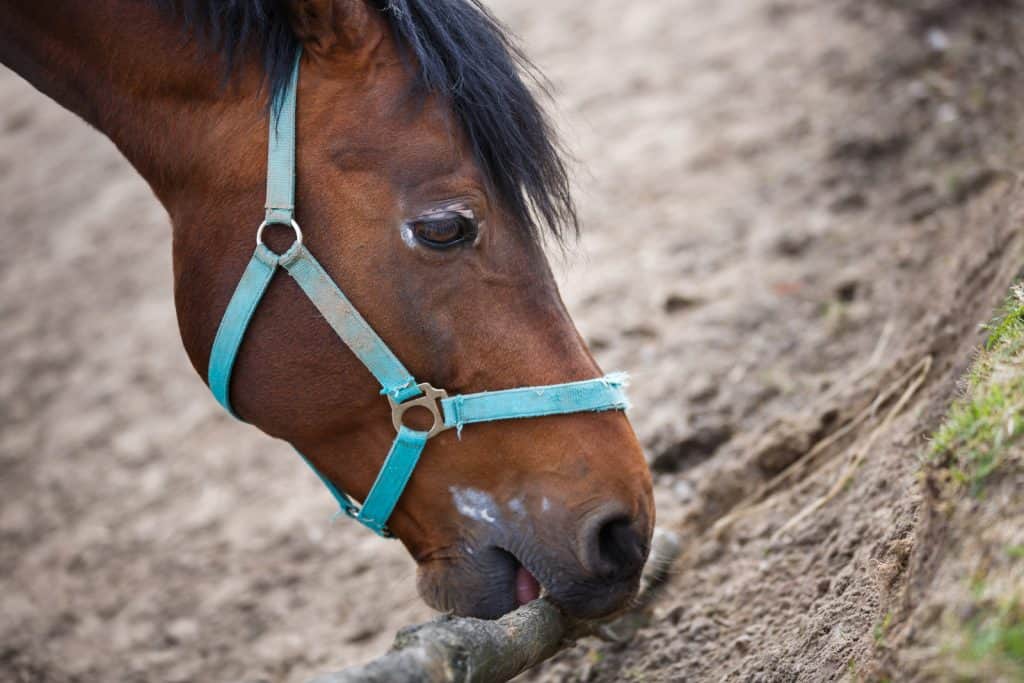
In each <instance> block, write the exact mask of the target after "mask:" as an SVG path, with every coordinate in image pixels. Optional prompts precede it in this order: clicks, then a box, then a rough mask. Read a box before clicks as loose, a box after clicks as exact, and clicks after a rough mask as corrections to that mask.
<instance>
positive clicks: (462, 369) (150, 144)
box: [0, 0, 654, 617]
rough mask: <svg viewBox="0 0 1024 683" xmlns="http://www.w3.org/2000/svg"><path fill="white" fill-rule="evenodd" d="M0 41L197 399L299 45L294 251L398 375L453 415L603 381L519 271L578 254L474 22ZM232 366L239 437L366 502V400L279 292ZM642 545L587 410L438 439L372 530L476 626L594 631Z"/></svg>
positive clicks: (529, 121)
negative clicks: (499, 394)
mask: <svg viewBox="0 0 1024 683" xmlns="http://www.w3.org/2000/svg"><path fill="white" fill-rule="evenodd" d="M0 34H2V37H3V40H2V41H0V60H2V61H3V63H5V64H7V65H9V66H10V67H11V68H12V69H14V70H15V71H17V72H18V73H20V74H21V75H22V76H23V77H25V78H26V79H27V80H28V81H30V82H31V83H32V84H33V85H34V86H35V87H37V88H38V89H39V90H41V91H42V92H44V93H46V94H47V95H49V96H50V97H52V98H53V99H55V100H56V101H57V102H59V103H60V104H62V105H63V106H65V107H67V108H68V109H70V110H72V111H73V112H75V113H77V114H78V115H80V116H81V117H82V118H84V119H85V120H86V121H87V122H89V123H90V124H92V125H93V126H95V127H96V128H98V129H99V130H100V131H102V132H103V133H104V134H106V135H107V136H108V137H109V138H110V139H111V140H113V141H114V143H115V144H116V145H117V146H118V148H119V149H120V150H121V152H122V153H123V154H124V155H125V156H126V157H127V158H128V160H129V161H130V162H131V163H132V164H133V165H134V166H135V168H136V169H137V170H138V171H139V172H140V173H141V174H142V175H143V176H144V177H145V178H146V180H147V181H148V182H149V184H150V186H151V187H152V188H153V191H154V192H155V194H156V196H157V197H158V198H159V200H160V201H161V202H162V203H163V205H164V206H165V207H166V209H167V211H168V213H169V214H170V217H171V220H172V222H173V236H174V278H175V301H176V305H177V313H178V321H179V326H180V329H181V336H182V339H183V341H184V345H185V349H186V350H187V352H188V355H189V357H190V359H191V361H192V363H193V365H194V366H195V367H196V369H197V370H198V371H199V372H200V374H203V375H205V370H206V367H207V362H208V359H209V354H210V348H211V344H212V342H213V338H214V334H215V332H216V330H217V327H218V323H219V320H220V316H221V315H222V313H223V311H224V309H225V307H226V305H227V302H228V299H229V297H230V296H231V293H232V290H233V288H234V286H235V284H236V283H237V282H238V278H239V276H240V275H241V272H242V270H243V269H244V268H245V265H246V261H247V260H248V258H249V256H250V255H251V253H252V240H253V237H254V232H255V228H256V225H257V224H258V223H259V219H260V217H261V207H262V203H263V191H264V180H265V173H266V161H265V153H266V152H265V150H266V147H265V145H266V139H267V134H268V124H267V120H268V119H267V112H268V107H270V106H273V101H274V95H275V93H277V92H279V91H280V88H281V86H282V84H283V83H284V81H285V80H286V78H287V74H288V72H289V71H290V69H291V64H292V61H293V59H294V56H295V55H296V53H297V50H298V48H299V47H300V46H301V47H302V49H303V57H302V60H303V61H302V77H301V80H300V82H299V102H300V103H301V105H300V106H299V109H298V120H297V129H298V149H297V163H296V168H297V170H296V175H297V206H298V207H299V208H298V212H299V214H298V220H299V222H300V223H301V224H302V225H303V226H304V227H305V232H306V244H307V245H308V246H309V247H310V249H311V250H312V251H313V252H314V253H316V254H317V257H318V258H319V259H320V261H321V263H323V265H324V267H325V268H326V269H327V271H329V272H330V274H331V276H332V277H333V278H334V279H335V281H337V282H338V283H339V284H340V285H341V286H342V287H343V288H344V290H345V293H346V294H347V295H348V297H349V298H350V299H351V300H352V302H353V303H354V304H355V306H356V307H357V308H358V309H359V310H360V311H361V312H362V314H363V315H364V316H365V318H366V319H367V320H368V321H369V323H370V324H371V325H372V326H373V328H374V329H375V330H376V331H377V332H378V333H379V334H380V336H381V337H382V338H383V339H384V340H386V342H387V343H388V345H389V346H390V347H391V349H392V350H393V351H394V352H395V354H396V355H397V356H398V357H399V358H401V359H402V361H403V362H404V363H405V364H406V366H407V367H408V368H409V369H410V370H411V371H412V372H413V374H414V375H415V376H416V377H417V378H420V379H421V380H422V381H429V382H431V383H432V384H433V385H435V386H443V387H445V388H447V389H449V390H450V391H454V392H458V393H469V392H475V391H481V390H486V389H491V390H493V389H501V388H507V387H517V386H529V385H543V384H554V383H560V382H567V381H572V380H581V379H589V378H593V377H597V376H599V375H600V372H599V370H598V367H597V365H596V363H595V362H594V359H593V358H592V357H591V355H590V353H589V352H588V350H587V348H586V345H585V344H584V342H583V340H582V339H581V337H580V335H579V334H578V332H577V331H576V329H575V328H574V326H573V324H572V322H571V320H570V319H569V316H568V315H567V313H566V311H565V308H564V306H563V304H562V302H561V300H560V298H559V294H558V291H557V289H556V286H555V283H554V280H553V278H552V275H551V272H550V269H549V267H548V264H547V261H546V258H545V256H544V254H543V251H542V248H541V242H542V239H543V233H544V232H545V231H548V232H551V233H553V234H555V235H556V236H558V235H561V234H562V233H563V232H572V231H573V230H575V212H574V210H573V205H572V202H571V199H570V196H569V191H568V180H567V177H566V172H565V167H564V165H563V163H562V161H561V158H560V156H559V154H558V151H557V146H556V144H555V143H554V141H553V138H552V135H551V131H550V128H549V126H548V124H547V121H546V119H545V117H544V115H543V113H542V111H541V109H540V108H539V106H538V104H537V102H536V101H535V99H534V97H533V96H532V95H531V93H530V91H529V90H528V89H527V87H526V86H525V85H524V82H523V79H522V77H521V71H522V68H523V67H524V65H525V66H527V67H528V64H527V63H526V62H525V60H524V59H523V58H522V56H521V55H520V54H519V53H518V52H517V50H516V49H515V48H514V47H513V46H512V45H511V43H510V42H509V40H508V38H507V36H506V34H505V33H504V31H503V30H502V28H501V27H500V26H499V25H498V24H497V23H496V22H495V21H494V20H493V18H492V17H491V16H490V15H489V14H488V13H487V12H486V11H485V10H484V9H483V8H482V7H480V6H479V5H478V4H477V3H476V1H475V0H392V1H390V2H389V1H387V0H371V1H364V0H231V1H229V0H90V1H89V2H78V1H76V0H45V1H39V0H0ZM127 234H129V236H130V230H129V231H128V233H127ZM285 237H286V236H285V235H283V234H280V235H271V239H270V240H269V241H270V243H271V246H275V247H282V246H287V239H285ZM275 238H276V239H277V244H275ZM282 240H283V242H284V243H283V245H282V244H281V241H282ZM111 267H112V268H116V267H117V264H111ZM235 367H236V371H235V377H236V379H235V381H234V383H233V385H232V388H231V392H232V393H231V396H232V402H233V405H234V406H235V409H236V411H237V412H238V414H239V415H240V416H241V417H242V418H244V419H245V420H246V421H248V422H250V423H252V424H254V425H256V426H258V427H259V428H260V429H262V430H263V431H264V432H266V433H267V434H270V435H272V436H275V437H278V438H280V439H284V440H286V441H288V442H289V443H291V444H293V445H294V446H295V447H296V448H298V449H299V450H300V451H301V452H302V453H303V454H305V455H306V456H307V457H308V458H309V460H310V461H311V462H312V463H313V464H314V465H315V466H316V468H317V469H318V470H319V471H320V472H321V473H322V474H323V475H324V476H325V477H326V478H328V479H329V480H331V481H333V482H334V483H336V484H337V485H338V486H340V487H342V488H343V489H344V490H346V491H348V492H350V493H352V494H353V495H354V496H356V497H357V498H360V499H362V498H363V497H365V495H366V493H367V491H368V490H369V487H370V485H371V484H372V483H373V480H374V477H375V475H376V473H377V471H378V470H379V468H380V466H381V462H382V460H383V458H384V455H385V453H386V452H387V450H388V447H389V445H390V442H391V439H392V438H393V436H394V429H393V427H392V424H391V420H390V417H389V413H388V407H387V404H386V401H384V400H383V398H382V397H381V396H379V394H378V392H377V390H376V387H375V383H374V381H373V378H372V377H371V376H370V374H369V373H368V372H367V371H366V369H365V368H364V367H363V366H362V365H361V364H360V363H359V362H358V361H357V359H356V358H355V357H354V356H353V355H352V353H351V352H350V351H349V350H348V349H347V348H346V347H345V346H344V345H342V344H339V343H338V340H337V338H336V337H335V335H334V333H333V332H332V331H331V329H330V328H329V327H328V325H327V324H326V323H325V321H324V320H323V319H322V318H321V317H320V316H319V315H318V313H317V311H316V309H315V308H314V307H313V305H312V304H311V303H310V301H309V300H308V299H306V298H305V297H304V296H303V295H302V294H301V293H300V291H299V289H298V287H297V285H296V284H295V283H294V282H292V281H290V280H289V279H288V278H277V279H276V280H275V281H274V283H273V284H272V285H271V287H270V290H269V291H268V293H267V295H266V298H265V299H264V301H263V303H262V304H261V306H260V308H259V310H257V312H256V314H255V317H254V319H253V322H252V325H251V327H250V329H249V332H248V334H247V337H246V341H245V343H244V344H243V346H242V348H241V352H240V354H239V357H238V361H237V364H236V366H235ZM653 523H654V511H653V502H652V495H651V483H650V476H649V474H648V471H647V468H646V465H645V462H644V458H643V455H642V452H641V449H640V446H639V444H638V443H637V440H636V437H635V435H634V433H633V431H632V429H631V427H630V425H629V422H628V421H627V420H626V418H625V417H624V416H623V415H622V414H621V413H619V412H605V413H580V414H574V415H563V416H548V417H544V418H538V419H533V420H520V421H511V422H497V423H491V424H481V425H477V426H474V428H473V429H472V430H469V429H467V430H466V432H465V433H463V434H462V435H461V438H460V436H459V435H457V434H456V433H455V431H454V430H452V431H448V432H444V433H442V434H440V435H439V436H438V437H437V438H436V439H433V440H432V441H431V442H430V443H429V445H428V446H427V449H426V451H425V452H424V455H423V458H422V461H421V464H420V465H419V467H418V468H417V470H416V471H415V473H414V476H413V477H412V480H411V482H410V484H409V486H408V488H407V489H406V491H405V493H404V495H403V496H402V498H401V500H400V501H399V504H398V507H397V508H396V510H395V512H394V514H393V516H392V517H391V520H390V522H389V526H390V528H391V530H392V531H393V533H394V534H395V535H396V536H397V537H398V538H400V539H401V541H402V542H403V543H404V544H405V546H406V547H407V548H408V550H409V552H410V553H411V554H412V556H413V557H414V558H415V560H416V562H417V563H418V566H419V585H420V592H421V594H422V595H423V597H424V599H425V600H426V601H427V602H428V603H429V604H431V605H432V606H434V607H436V608H438V609H441V610H452V611H454V612H456V613H459V614H467V615H474V616H482V617H494V616H497V615H500V614H503V613H505V612H507V611H508V610H510V609H512V608H514V607H515V606H516V605H517V604H520V603H522V602H525V601H527V600H530V599H532V598H535V597H536V596H537V594H538V592H539V591H540V589H541V587H543V589H545V590H546V591H547V592H548V593H549V594H550V595H551V597H552V598H553V599H554V600H555V601H556V602H557V603H558V604H560V605H561V606H562V607H563V608H564V609H566V610H567V611H568V612H569V613H571V614H574V615H577V616H599V615H604V614H608V613H611V612H613V611H615V610H617V609H619V608H621V607H622V606H623V605H624V604H626V603H627V602H628V600H629V599H630V598H631V596H632V595H633V594H634V592H635V590H636V587H637V583H638V578H639V572H640V569H641V567H642V565H643V563H644V561H645V558H646V555H647V549H648V545H649V540H650V534H651V530H652V528H653Z"/></svg>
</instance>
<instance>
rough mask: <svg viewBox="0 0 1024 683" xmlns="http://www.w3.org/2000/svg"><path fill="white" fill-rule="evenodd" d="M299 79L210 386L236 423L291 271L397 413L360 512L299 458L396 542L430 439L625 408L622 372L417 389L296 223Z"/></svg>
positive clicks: (275, 111) (286, 102) (358, 515)
mask: <svg viewBox="0 0 1024 683" xmlns="http://www.w3.org/2000/svg"><path fill="white" fill-rule="evenodd" d="M300 56H301V55H300ZM298 77H299V58H298V57H297V58H296V60H295V67H294V69H293V71H292V75H291V79H290V81H289V82H288V85H287V88H286V89H285V91H284V93H283V94H282V100H281V102H280V106H279V107H272V108H271V115H270V139H269V144H268V152H267V203H266V215H265V218H264V221H263V223H262V224H260V226H259V228H258V229H257V231H256V251H255V252H254V253H253V255H252V258H251V259H250V260H249V265H247V266H246V268H245V272H244V273H242V277H241V279H240V280H239V282H238V286H237V288H236V289H235V292H234V294H232V296H231V300H230V301H229V302H228V306H227V309H226V310H225V312H224V316H223V318H222V319H221V323H220V327H219V328H218V330H217V335H216V337H215V338H214V340H213V348H212V349H211V352H210V364H209V369H208V372H207V381H208V383H209V385H210V390H211V391H212V392H213V395H214V397H215V398H216V399H217V401H218V402H219V403H220V404H221V405H222V406H224V408H225V409H226V410H227V411H228V412H230V413H231V414H232V415H235V412H234V410H233V409H232V407H231V398H230V393H231V372H232V369H233V367H234V364H235V359H236V358H237V356H238V350H239V349H240V348H241V345H242V342H243V340H244V338H245V332H246V330H247V329H248V327H249V322H250V321H251V320H252V315H253V313H254V312H255V311H256V307H257V306H258V305H259V303H260V301H261V300H262V298H263V295H264V294H265V293H266V291H267V288H268V287H269V286H270V282H271V280H273V278H274V275H275V274H276V273H277V271H278V268H282V269H284V270H285V271H287V273H288V274H289V275H290V276H291V277H292V279H293V280H295V282H297V283H298V285H299V287H301V288H302V291H303V292H304V293H305V294H306V296H307V297H309V299H310V301H312V302H313V304H314V305H315V306H316V308H317V310H318V311H319V312H320V314H321V315H322V316H323V317H324V320H326V321H327V323H328V324H329V325H330V326H331V328H332V329H333V330H334V331H335V333H336V334H337V335H338V337H339V338H340V339H341V341H342V343H343V344H345V345H346V346H347V347H348V348H349V349H350V350H351V351H352V353H354V354H355V355H356V357H357V358H358V359H359V360H360V361H361V362H362V363H363V365H365V366H366V368H367V369H368V370H369V371H370V373H371V374H372V375H373V376H374V377H375V378H376V379H377V382H378V383H379V384H380V386H381V394H383V395H384V396H385V397H386V398H387V400H388V402H389V403H390V405H391V415H392V423H393V424H394V426H395V430H396V432H397V433H396V435H395V440H394V442H393V443H392V445H391V450H390V451H389V452H388V455H387V457H386V458H385V460H384V464H383V466H382V467H381V470H380V472H379V473H378V475H377V479H376V481H375V482H374V484H373V486H372V487H371V489H370V492H369V494H367V496H366V500H365V501H363V504H362V505H359V504H358V503H356V502H355V501H354V500H353V499H352V498H351V497H350V496H349V495H348V494H346V493H345V492H344V491H342V490H341V489H339V488H338V487H337V486H336V485H335V484H334V483H332V482H331V481H330V480H329V479H327V478H326V477H325V476H323V474H321V473H320V472H319V471H318V470H317V469H316V467H314V466H313V464H312V463H311V462H310V461H309V460H308V459H306V458H305V457H304V456H303V460H306V463H307V464H309V466H310V467H311V468H313V471H314V472H316V474H317V476H319V477H320V480H321V481H323V483H324V485H325V486H327V488H328V489H329V490H330V492H331V493H332V494H333V495H334V497H335V499H336V500H337V501H338V504H339V505H340V506H341V509H342V511H343V512H344V513H345V514H347V515H348V516H350V517H352V518H354V519H356V520H357V521H359V522H361V523H362V524H364V525H366V526H367V527H369V528H370V529H372V530H373V531H375V532H376V533H378V534H380V535H382V536H390V533H389V532H388V530H387V527H386V526H385V525H386V523H387V520H388V518H389V517H390V516H391V512H392V511H393V510H394V508H395V505H396V504H397V503H398V499H399V498H400V497H401V495H402V491H404V490H405V487H406V485H407V484H408V482H409V478H410V477H411V476H412V473H413V470H414V469H415V468H416V465H417V463H418V462H419V459H420V455H421V454H422V453H423V449H424V448H425V447H426V445H427V441H428V440H429V439H431V438H432V437H434V436H436V435H437V434H439V433H440V432H442V431H445V430H446V429H451V428H455V429H457V430H458V432H459V433H460V434H461V432H462V428H463V427H464V426H465V425H469V424H474V423H477V422H490V421H493V420H509V419H516V418H528V417H539V416H542V415H562V414H567V413H578V412H593V411H603V410H625V409H626V408H627V407H628V406H629V402H628V400H627V398H626V394H625V386H626V376H625V374H623V373H617V374H613V375H608V376H606V377H602V378H599V379H591V380H585V381H581V382H569V383H566V384H554V385H550V386H537V387H522V388H518V389H507V390H503V391H491V392H482V393H477V394H465V395H458V396H452V397H449V396H448V394H447V392H445V391H444V390H443V389H437V388H435V387H432V386H431V385H429V384H425V383H422V384H418V383H417V382H416V380H415V379H414V378H413V376H412V374H411V373H410V372H409V371H408V370H407V369H406V368H405V366H404V365H402V362H401V361H400V360H398V358H397V357H396V356H395V354H394V353H392V351H391V349H390V348H389V347H388V345H387V344H385V343H384V341H383V340H382V339H381V338H380V337H379V336H378V335H377V333H376V332H375V331H374V329H373V328H372V327H370V324H369V323H367V322H366V319H365V318H363V316H362V315H360V313H359V311H357V310H356V308H355V306H353V305H352V302H351V301H349V300H348V297H346V296H345V294H344V293H343V292H342V291H341V289H340V288H339V287H338V285H337V284H336V283H335V282H334V280H333V279H332V278H331V276H330V275H328V274H327V271H325V270H324V268H323V266H321V265H320V263H319V262H318V261H317V260H316V259H315V258H314V257H313V255H312V254H311V253H310V252H309V250H308V249H306V247H305V246H304V245H303V237H302V230H301V229H300V228H299V225H298V224H297V223H296V222H295V219H294V215H295V207H294V201H295V199H294V198H295V101H296V86H297V84H298ZM273 224H283V225H289V226H291V227H292V229H293V230H294V231H295V241H294V243H293V244H292V246H291V247H290V248H289V249H288V250H287V251H285V252H284V253H283V254H277V253H275V252H273V251H272V250H271V249H269V248H268V247H267V246H266V245H264V244H263V229H264V228H265V227H266V226H267V225H273ZM416 406H419V407H423V408H426V409H427V410H429V411H430V413H431V414H432V415H433V417H434V423H433V425H432V426H431V428H430V429H429V430H427V431H419V430H414V429H410V428H408V427H406V426H405V425H404V424H402V418H403V415H404V414H405V412H406V411H407V410H408V409H409V408H412V407H416ZM236 417H237V416H236ZM300 455H301V454H300Z"/></svg>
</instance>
